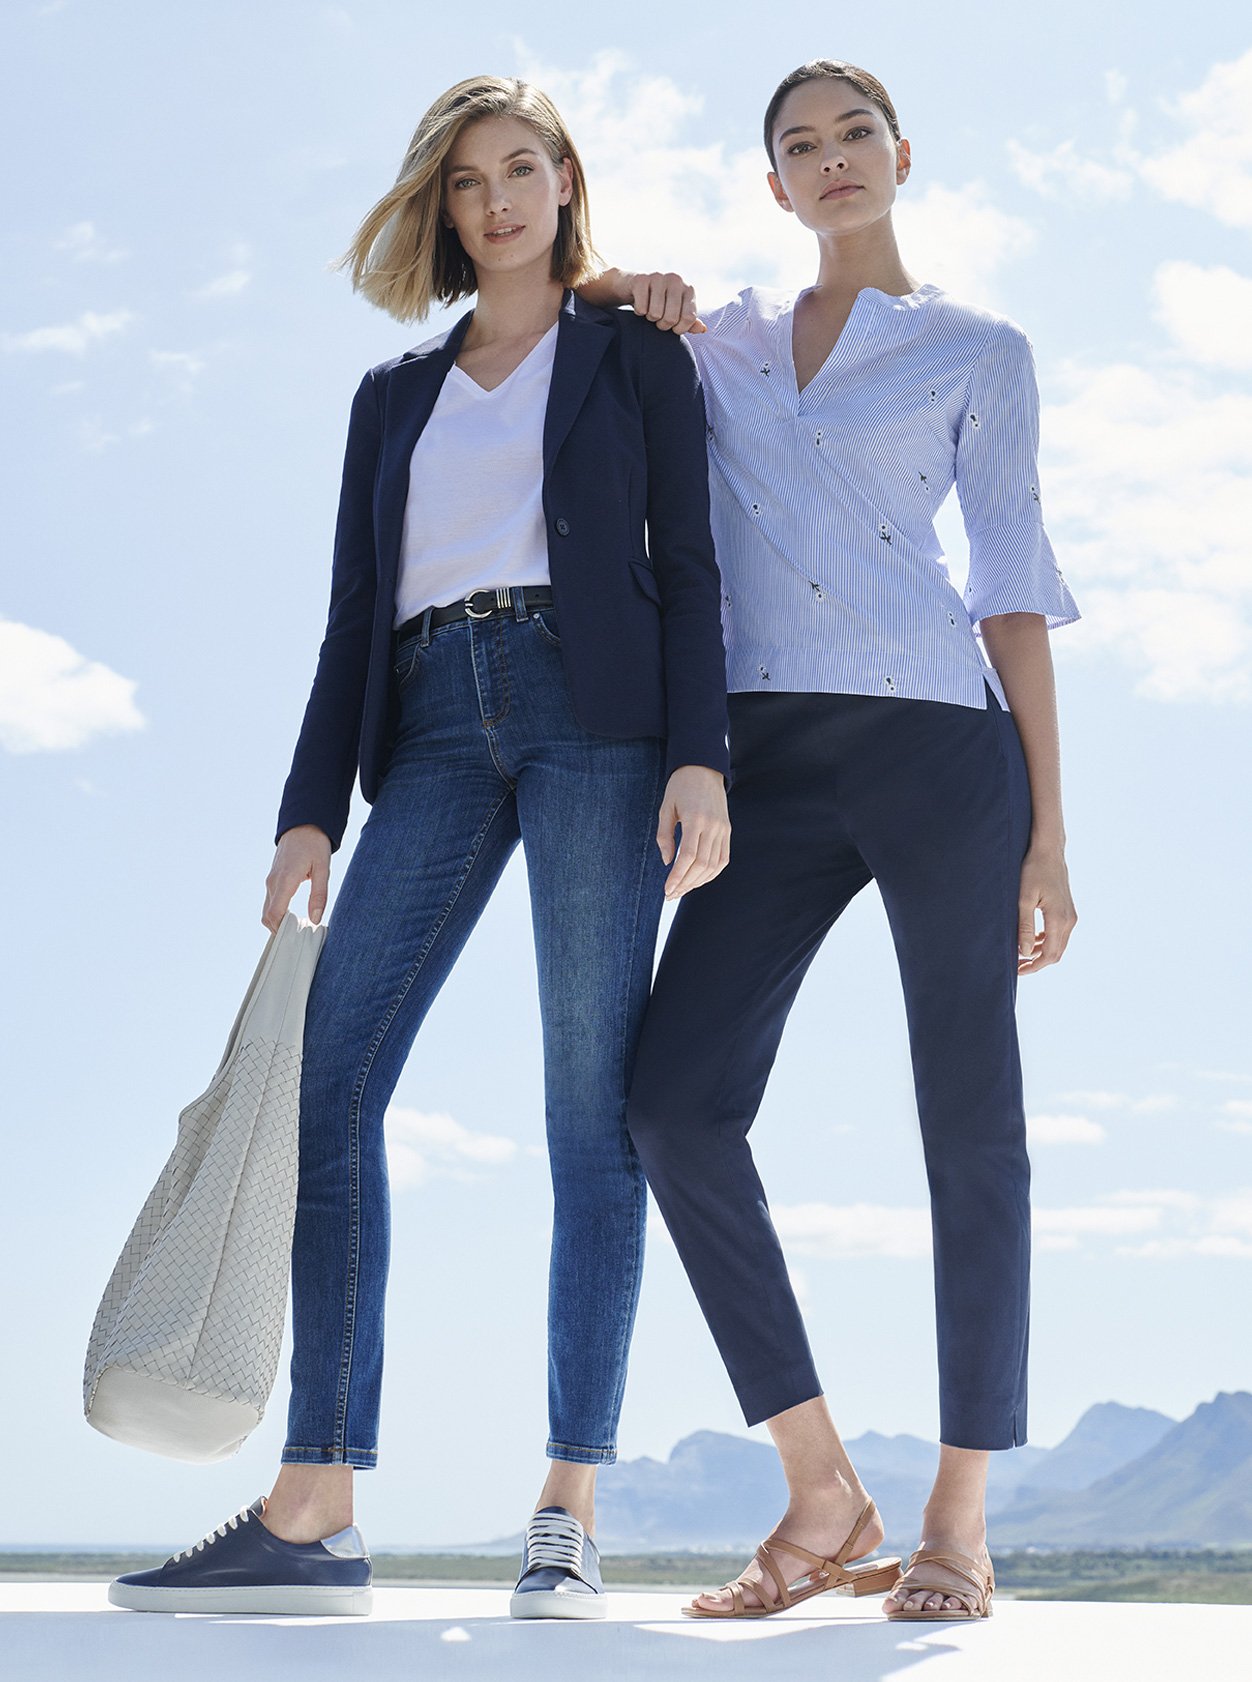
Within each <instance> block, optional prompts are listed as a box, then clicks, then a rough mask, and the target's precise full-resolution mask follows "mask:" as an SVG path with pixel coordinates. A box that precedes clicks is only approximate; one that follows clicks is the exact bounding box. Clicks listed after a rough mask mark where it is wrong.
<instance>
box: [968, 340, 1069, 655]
mask: <svg viewBox="0 0 1252 1682" xmlns="http://www.w3.org/2000/svg"><path fill="white" fill-rule="evenodd" d="M1038 454H1039V384H1038V380H1037V378H1036V374H1035V361H1034V355H1033V353H1032V350H1031V344H1030V340H1029V339H1028V338H1027V337H1026V335H1025V333H1024V332H1023V331H1022V330H1021V328H1020V327H1018V326H1016V325H1015V324H1014V323H1013V322H1011V321H1000V322H997V323H996V325H995V327H993V329H992V331H991V333H990V334H989V335H988V338H987V342H986V343H985V344H984V346H983V348H982V351H981V353H980V355H979V358H978V361H977V363H976V364H975V366H974V370H973V373H972V374H971V376H970V382H969V389H968V392H967V395H966V402H965V407H964V410H963V412H962V414H961V418H960V424H959V427H958V431H957V444H956V461H955V476H956V494H957V497H958V499H959V501H960V504H961V514H962V516H963V518H964V522H965V532H966V536H967V538H968V540H969V578H968V580H967V582H966V589H965V606H966V610H967V611H968V613H969V616H970V619H971V621H972V622H973V623H974V624H975V625H977V624H978V622H979V621H980V620H982V619H989V618H991V617H992V616H993V615H995V614H997V613H1042V614H1044V615H1045V617H1046V619H1047V623H1048V629H1049V630H1055V629H1057V628H1058V627H1059V626H1061V625H1071V624H1073V622H1074V621H1075V620H1076V619H1077V618H1078V617H1079V613H1078V607H1077V604H1076V603H1075V601H1074V598H1073V596H1072V595H1071V594H1070V590H1069V586H1068V585H1067V584H1066V582H1065V579H1064V577H1063V576H1062V574H1061V569H1060V567H1059V566H1058V565H1057V562H1056V556H1055V555H1054V554H1053V552H1052V544H1051V543H1050V541H1049V539H1048V534H1047V532H1046V531H1045V530H1044V526H1043V504H1042V501H1041V499H1040V492H1039V467H1038Z"/></svg>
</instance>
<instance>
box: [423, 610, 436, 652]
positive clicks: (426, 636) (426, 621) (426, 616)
mask: <svg viewBox="0 0 1252 1682" xmlns="http://www.w3.org/2000/svg"><path fill="white" fill-rule="evenodd" d="M434 611H435V610H434V608H433V607H428V608H427V609H426V611H425V612H424V613H423V614H422V629H421V639H422V640H421V643H420V644H419V646H420V647H421V648H429V647H430V618H431V614H432V613H434Z"/></svg>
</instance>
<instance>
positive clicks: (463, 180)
mask: <svg viewBox="0 0 1252 1682" xmlns="http://www.w3.org/2000/svg"><path fill="white" fill-rule="evenodd" d="M474 184H475V182H474V177H473V176H472V175H462V176H461V177H460V178H459V180H456V181H454V182H453V183H452V191H453V192H454V193H459V192H460V190H461V188H462V187H472V186H474Z"/></svg>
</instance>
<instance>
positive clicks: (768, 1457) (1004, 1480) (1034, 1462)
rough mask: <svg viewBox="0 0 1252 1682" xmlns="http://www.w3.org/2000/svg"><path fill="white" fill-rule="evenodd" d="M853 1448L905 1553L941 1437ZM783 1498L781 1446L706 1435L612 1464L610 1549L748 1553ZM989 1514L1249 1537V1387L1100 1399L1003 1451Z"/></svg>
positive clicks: (1017, 1523)
mask: <svg viewBox="0 0 1252 1682" xmlns="http://www.w3.org/2000/svg"><path fill="white" fill-rule="evenodd" d="M846 1446H847V1449H848V1453H849V1454H850V1456H851V1458H852V1461H853V1464H854V1465H855V1466H856V1468H857V1471H858V1472H859V1474H860V1476H861V1478H862V1480H863V1481H864V1483H865V1486H866V1488H867V1489H868V1490H869V1492H870V1493H871V1494H872V1495H873V1497H874V1499H875V1501H876V1502H877V1503H878V1508H879V1511H880V1512H881V1514H882V1516H883V1522H884V1524H885V1525H886V1527H887V1537H886V1540H885V1542H884V1549H885V1551H887V1552H895V1553H898V1552H902V1551H903V1552H907V1551H908V1550H909V1549H910V1548H912V1547H914V1546H915V1545H916V1542H917V1537H916V1534H915V1532H916V1526H917V1523H918V1520H919V1518H920V1516H921V1510H922V1506H923V1504H924V1502H925V1499H926V1496H927V1494H928V1492H929V1489H930V1484H931V1480H932V1479H933V1477H934V1470H935V1466H936V1463H937V1459H938V1449H937V1447H936V1445H935V1444H934V1443H929V1442H926V1441H925V1440H924V1439H923V1438H921V1437H913V1436H895V1437H884V1436H880V1435H879V1434H878V1433H877V1432H873V1431H869V1432H866V1433H865V1434H864V1435H863V1436H860V1437H856V1438H853V1439H851V1440H850V1441H849V1442H848V1443H847V1445H846ZM786 1504H787V1490H786V1485H785V1483H784V1481H783V1477H782V1473H781V1471H780V1469H779V1465H778V1459H777V1456H776V1454H775V1452H774V1450H773V1447H772V1446H771V1445H770V1444H768V1443H761V1442H755V1441H752V1440H750V1439H748V1438H746V1437H736V1436H731V1435H728V1434H726V1433H723V1432H717V1431H696V1432H695V1433H693V1434H692V1435H691V1436H689V1437H684V1438H683V1439H682V1441H681V1442H679V1443H677V1444H676V1445H675V1447H674V1449H673V1451H672V1452H671V1454H670V1456H669V1459H668V1460H664V1461H661V1460H653V1459H649V1458H646V1457H645V1458H641V1459H638V1460H624V1461H619V1462H618V1463H617V1464H616V1465H614V1466H606V1467H605V1468H604V1469H603V1470H602V1472H601V1474H600V1478H599V1487H598V1492H597V1497H596V1509H597V1512H596V1529H597V1533H598V1536H599V1538H600V1540H601V1545H602V1546H603V1547H605V1548H607V1549H609V1550H610V1551H611V1552H613V1553H635V1552H650V1553H657V1552H666V1551H688V1550H692V1551H700V1552H717V1553H721V1552H740V1551H743V1550H744V1549H747V1550H748V1552H751V1551H752V1549H753V1548H754V1547H755V1546H756V1544H757V1542H758V1541H760V1539H761V1538H762V1537H763V1536H766V1535H768V1534H769V1532H770V1530H772V1528H773V1527H774V1525H775V1524H776V1523H777V1521H778V1519H779V1516H780V1515H781V1514H782V1512H783V1511H784V1509H785V1508H786ZM987 1511H988V1530H989V1533H990V1542H991V1545H992V1547H993V1548H994V1547H996V1546H1000V1547H1095V1548H1103V1547H1155V1546H1160V1547H1166V1546H1175V1547H1179V1546H1181V1547H1205V1546H1226V1547H1229V1546H1238V1545H1240V1544H1244V1545H1249V1546H1252V1393H1250V1392H1248V1391H1242V1390H1241V1391H1234V1392H1223V1393H1221V1394H1219V1395H1218V1396H1216V1397H1215V1398H1214V1399H1213V1400H1212V1401H1211V1402H1204V1403H1202V1404H1201V1405H1200V1406H1199V1407H1197V1408H1196V1410H1195V1412H1194V1413H1192V1414H1191V1415H1190V1416H1189V1417H1188V1418H1186V1419H1184V1420H1181V1421H1176V1420H1173V1419H1170V1418H1169V1417H1168V1416H1167V1415H1165V1414H1163V1413H1157V1412H1155V1411H1153V1410H1152V1409H1150V1408H1133V1407H1124V1406H1122V1405H1121V1404H1120V1403H1118V1402H1101V1403H1098V1404H1096V1405H1095V1406H1094V1407H1091V1408H1088V1409H1087V1411H1086V1413H1084V1414H1083V1416H1082V1418H1081V1419H1080V1420H1079V1421H1078V1423H1077V1425H1075V1427H1074V1429H1073V1430H1072V1431H1071V1432H1070V1433H1069V1435H1068V1436H1067V1437H1066V1438H1065V1439H1064V1440H1063V1441H1062V1442H1060V1443H1058V1444H1057V1446H1056V1447H1055V1448H1051V1449H1044V1448H1037V1447H1034V1446H1033V1445H1027V1446H1025V1447H1023V1448H1019V1449H1014V1450H1012V1451H1011V1452H1009V1453H1004V1454H993V1455H992V1456H991V1468H990V1474H989V1478H988V1503H987ZM519 1540H520V1538H518V1537H509V1538H507V1539H504V1538H502V1539H501V1540H500V1541H498V1542H494V1543H488V1544H486V1545H485V1547H484V1548H483V1549H482V1551H484V1552H496V1551H500V1552H504V1551H511V1550H514V1549H515V1548H516V1547H517V1545H518V1543H519Z"/></svg>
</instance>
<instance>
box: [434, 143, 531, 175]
mask: <svg viewBox="0 0 1252 1682" xmlns="http://www.w3.org/2000/svg"><path fill="white" fill-rule="evenodd" d="M538 156H539V154H538V152H536V151H535V149H534V147H533V146H519V147H518V148H517V151H516V152H510V153H509V155H508V157H507V158H505V159H504V160H503V162H504V163H506V164H511V163H512V162H513V159H514V158H537V157H538ZM475 167H476V166H475V165H474V164H448V165H446V168H447V172H448V174H449V175H455V174H456V173H457V171H458V170H462V169H465V170H472V169H474V168H475Z"/></svg>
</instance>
